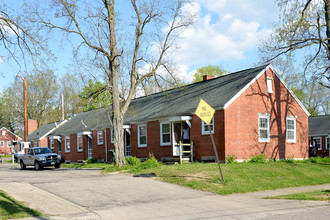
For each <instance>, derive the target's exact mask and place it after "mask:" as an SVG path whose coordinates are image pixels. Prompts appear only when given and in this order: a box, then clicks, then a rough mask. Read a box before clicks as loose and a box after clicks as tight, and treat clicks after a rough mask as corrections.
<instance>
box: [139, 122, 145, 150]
mask: <svg viewBox="0 0 330 220" xmlns="http://www.w3.org/2000/svg"><path fill="white" fill-rule="evenodd" d="M138 140H139V143H138V146H139V147H145V146H147V126H146V125H140V126H138Z"/></svg>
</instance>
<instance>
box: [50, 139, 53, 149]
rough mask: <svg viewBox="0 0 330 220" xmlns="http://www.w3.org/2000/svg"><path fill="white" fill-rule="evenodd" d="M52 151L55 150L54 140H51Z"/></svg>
mask: <svg viewBox="0 0 330 220" xmlns="http://www.w3.org/2000/svg"><path fill="white" fill-rule="evenodd" d="M50 149H54V139H51V140H50Z"/></svg>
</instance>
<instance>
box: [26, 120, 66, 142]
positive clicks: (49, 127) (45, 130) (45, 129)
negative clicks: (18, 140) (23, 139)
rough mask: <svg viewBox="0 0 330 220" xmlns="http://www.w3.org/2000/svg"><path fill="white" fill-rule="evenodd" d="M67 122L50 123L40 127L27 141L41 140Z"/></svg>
mask: <svg viewBox="0 0 330 220" xmlns="http://www.w3.org/2000/svg"><path fill="white" fill-rule="evenodd" d="M66 122H67V120H63V121H58V122H52V123H48V124H45V125H43V126H41V127H40V128H38V129H36V130H34V131H33V132H32V133H31V134H29V135H28V140H29V141H36V140H41V139H42V138H44V137H45V136H47V135H48V134H49V133H51V132H53V131H54V130H55V129H56V128H58V127H59V126H61V125H63V124H64V123H66Z"/></svg>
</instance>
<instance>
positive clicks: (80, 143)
mask: <svg viewBox="0 0 330 220" xmlns="http://www.w3.org/2000/svg"><path fill="white" fill-rule="evenodd" d="M77 139H78V140H77V151H83V148H84V140H83V136H82V135H78V138H77Z"/></svg>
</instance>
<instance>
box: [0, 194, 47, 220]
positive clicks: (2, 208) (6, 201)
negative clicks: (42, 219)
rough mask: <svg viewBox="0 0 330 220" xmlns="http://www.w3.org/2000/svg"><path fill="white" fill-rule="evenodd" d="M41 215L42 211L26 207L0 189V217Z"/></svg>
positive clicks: (11, 217)
mask: <svg viewBox="0 0 330 220" xmlns="http://www.w3.org/2000/svg"><path fill="white" fill-rule="evenodd" d="M36 216H41V213H40V212H38V211H36V210H34V209H31V208H28V207H26V206H25V205H24V204H23V203H21V202H18V201H16V200H15V199H13V198H11V197H10V196H8V195H7V194H5V193H4V192H3V191H1V190H0V219H13V218H26V217H36Z"/></svg>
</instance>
